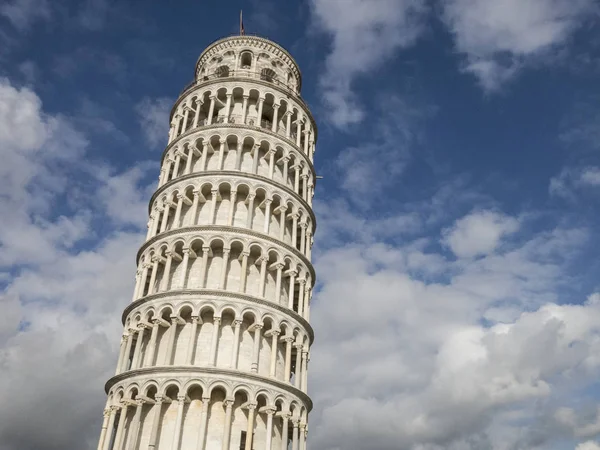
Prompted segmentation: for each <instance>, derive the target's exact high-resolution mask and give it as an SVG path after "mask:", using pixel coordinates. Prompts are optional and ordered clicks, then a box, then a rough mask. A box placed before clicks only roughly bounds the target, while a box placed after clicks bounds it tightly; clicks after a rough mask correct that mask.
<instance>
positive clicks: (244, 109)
mask: <svg viewBox="0 0 600 450" xmlns="http://www.w3.org/2000/svg"><path fill="white" fill-rule="evenodd" d="M243 98H244V101H243V103H242V123H243V124H245V123H246V115H247V113H248V99H249V98H250V96H249V95H244V96H243ZM227 450H229V449H227Z"/></svg>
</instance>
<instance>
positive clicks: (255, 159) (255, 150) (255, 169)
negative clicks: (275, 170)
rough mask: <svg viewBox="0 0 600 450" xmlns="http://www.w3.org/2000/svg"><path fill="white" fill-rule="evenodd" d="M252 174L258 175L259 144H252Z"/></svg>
mask: <svg viewBox="0 0 600 450" xmlns="http://www.w3.org/2000/svg"><path fill="white" fill-rule="evenodd" d="M252 151H253V154H252V158H253V159H252V173H254V174H258V160H259V156H260V144H254V148H253V149H252Z"/></svg>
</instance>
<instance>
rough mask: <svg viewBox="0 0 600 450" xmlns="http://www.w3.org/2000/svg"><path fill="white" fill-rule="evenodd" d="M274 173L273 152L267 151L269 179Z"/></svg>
mask: <svg viewBox="0 0 600 450" xmlns="http://www.w3.org/2000/svg"><path fill="white" fill-rule="evenodd" d="M274 172H275V150H269V178H270V179H271V180H272V179H273V174H274Z"/></svg>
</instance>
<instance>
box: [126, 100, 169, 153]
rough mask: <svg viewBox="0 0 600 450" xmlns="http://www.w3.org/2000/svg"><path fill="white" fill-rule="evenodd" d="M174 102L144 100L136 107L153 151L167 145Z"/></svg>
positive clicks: (147, 140) (143, 130) (145, 135)
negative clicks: (170, 115)
mask: <svg viewBox="0 0 600 450" xmlns="http://www.w3.org/2000/svg"><path fill="white" fill-rule="evenodd" d="M172 106H173V101H172V100H171V99H169V98H166V97H161V98H156V99H150V98H148V97H146V98H144V99H142V100H141V101H140V102H139V103H138V104H137V105H136V107H135V112H136V113H137V115H138V120H139V123H140V126H141V127H142V132H143V133H144V137H145V138H146V142H147V143H148V144H149V145H150V149H151V150H153V149H155V148H157V147H160V146H161V145H164V144H166V141H165V139H166V136H167V134H168V131H169V114H170V112H171V107H172Z"/></svg>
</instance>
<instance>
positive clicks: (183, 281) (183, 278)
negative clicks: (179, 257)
mask: <svg viewBox="0 0 600 450" xmlns="http://www.w3.org/2000/svg"><path fill="white" fill-rule="evenodd" d="M190 253H191V249H190V248H189V247H184V248H183V262H182V263H181V289H185V288H186V287H187V286H186V284H187V283H186V278H187V268H188V264H189V261H190Z"/></svg>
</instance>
